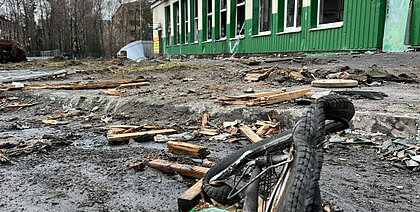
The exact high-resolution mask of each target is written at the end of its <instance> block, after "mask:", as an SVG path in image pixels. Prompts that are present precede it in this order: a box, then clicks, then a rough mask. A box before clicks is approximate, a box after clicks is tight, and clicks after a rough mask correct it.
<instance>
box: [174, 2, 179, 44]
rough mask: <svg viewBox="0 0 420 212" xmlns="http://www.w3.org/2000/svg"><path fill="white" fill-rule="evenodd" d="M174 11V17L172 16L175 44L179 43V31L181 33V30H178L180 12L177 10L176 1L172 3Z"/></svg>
mask: <svg viewBox="0 0 420 212" xmlns="http://www.w3.org/2000/svg"><path fill="white" fill-rule="evenodd" d="M174 13H175V17H174V19H175V20H174V21H175V24H174V25H175V31H174V35H175V44H179V43H180V41H179V38H180V37H181V36H179V33H181V30H180V24H179V22H180V20H179V13H180V11H179V4H178V2H176V3H174Z"/></svg>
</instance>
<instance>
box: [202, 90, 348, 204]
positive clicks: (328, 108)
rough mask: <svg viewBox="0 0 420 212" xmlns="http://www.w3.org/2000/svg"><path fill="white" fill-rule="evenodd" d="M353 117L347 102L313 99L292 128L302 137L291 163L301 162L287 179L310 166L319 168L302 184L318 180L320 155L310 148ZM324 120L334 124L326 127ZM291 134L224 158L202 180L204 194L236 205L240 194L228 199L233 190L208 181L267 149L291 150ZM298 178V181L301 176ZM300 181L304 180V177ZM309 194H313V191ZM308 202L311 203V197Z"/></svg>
mask: <svg viewBox="0 0 420 212" xmlns="http://www.w3.org/2000/svg"><path fill="white" fill-rule="evenodd" d="M353 115H354V107H353V104H352V103H351V102H350V101H349V100H347V99H344V98H342V97H338V96H333V95H330V96H325V97H322V98H320V99H318V100H316V101H315V102H314V103H313V104H312V105H311V106H310V108H309V109H308V112H307V113H306V116H305V117H306V118H305V119H304V120H302V121H303V122H302V121H300V122H299V123H301V124H299V125H296V127H295V130H294V132H295V133H294V134H296V135H298V133H299V135H301V136H297V137H296V138H297V139H298V138H299V140H296V141H295V144H294V145H295V149H296V155H295V157H296V158H298V159H299V158H300V159H299V160H294V163H295V162H296V163H297V162H298V161H301V162H299V163H300V164H299V163H298V164H294V165H293V164H292V166H291V168H290V171H292V172H291V173H292V174H289V176H290V175H291V176H301V173H300V172H305V173H306V171H304V170H306V169H307V168H308V167H310V169H311V170H315V171H316V172H317V171H318V169H319V171H318V173H315V174H312V173H311V174H310V175H309V174H308V175H305V177H308V176H310V179H309V180H305V183H306V182H310V181H311V180H316V179H319V177H317V176H318V175H319V173H320V168H321V166H322V160H321V162H320V163H319V160H318V159H317V157H319V154H318V155H317V154H316V151H314V148H313V145H314V144H317V143H319V142H320V141H322V140H321V139H322V136H323V135H324V133H325V132H326V133H333V132H336V131H338V130H342V129H345V128H347V127H348V122H349V120H350V119H351V118H352V117H353ZM325 120H334V121H333V122H331V123H328V124H325ZM314 126H315V127H314ZM317 126H319V127H317ZM291 133H292V131H286V132H284V133H282V134H280V135H278V136H276V137H274V138H269V139H264V140H263V141H260V142H258V143H254V144H251V145H249V146H247V147H245V148H244V149H241V150H239V151H237V152H236V153H234V154H233V155H230V156H228V157H226V158H224V159H223V160H222V161H220V162H219V163H218V164H216V165H215V166H214V167H212V168H211V169H210V170H209V172H208V173H207V174H206V176H205V177H204V178H203V190H204V192H205V193H206V194H207V195H208V196H209V197H210V198H212V199H214V200H216V201H218V202H220V203H222V204H230V205H231V204H234V203H236V202H238V201H239V200H240V199H241V197H240V196H239V195H236V196H234V197H231V198H228V196H229V193H231V192H232V187H231V186H230V185H228V184H226V183H223V182H218V183H215V184H212V183H210V182H212V181H213V180H214V179H225V178H227V177H228V176H229V175H232V174H233V172H234V171H235V170H237V169H239V167H241V166H243V165H244V164H246V163H248V162H249V161H251V160H253V159H255V158H257V157H260V156H263V155H265V154H266V153H267V151H269V150H273V149H284V148H287V147H290V146H291V144H292V139H291V138H292V136H291ZM293 137H295V135H293ZM307 145H309V146H307ZM302 159H305V160H309V162H308V161H302ZM321 159H322V158H321ZM298 165H299V166H298ZM301 165H303V168H300V166H301ZM295 167H297V168H295ZM293 170H297V172H298V173H295V174H293ZM299 173H300V174H299ZM298 178H299V179H300V178H301V177H298ZM301 180H303V178H302V179H301ZM316 183H317V181H316ZM316 185H317V184H316ZM316 185H314V184H310V185H308V186H307V187H311V188H312V187H314V188H316ZM305 187H306V186H305ZM310 191H311V192H312V190H310ZM292 196H293V195H292ZM305 199H306V198H305ZM310 202H313V200H312V199H311V198H310ZM303 205H304V206H303V207H305V204H303ZM309 206H310V205H309V204H306V207H309Z"/></svg>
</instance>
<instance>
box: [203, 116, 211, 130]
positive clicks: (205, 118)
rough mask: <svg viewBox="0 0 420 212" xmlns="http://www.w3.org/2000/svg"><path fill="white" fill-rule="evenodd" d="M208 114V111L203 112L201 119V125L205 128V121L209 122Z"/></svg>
mask: <svg viewBox="0 0 420 212" xmlns="http://www.w3.org/2000/svg"><path fill="white" fill-rule="evenodd" d="M209 119H210V115H209V114H208V113H205V114H203V118H202V119H201V127H202V128H205V127H206V126H207V123H208V122H209Z"/></svg>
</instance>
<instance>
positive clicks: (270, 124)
mask: <svg viewBox="0 0 420 212" xmlns="http://www.w3.org/2000/svg"><path fill="white" fill-rule="evenodd" d="M255 124H256V125H259V126H264V125H268V126H270V127H278V126H279V123H274V122H272V121H260V120H258V121H257V122H256V123H255Z"/></svg>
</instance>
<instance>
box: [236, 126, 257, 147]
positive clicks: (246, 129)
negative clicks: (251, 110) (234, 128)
mask: <svg viewBox="0 0 420 212" xmlns="http://www.w3.org/2000/svg"><path fill="white" fill-rule="evenodd" d="M239 130H240V131H241V133H242V134H243V135H244V136H245V137H247V138H248V140H250V141H251V142H252V143H256V142H258V141H261V140H262V138H260V136H258V135H257V134H256V133H255V132H254V131H253V130H252V129H251V128H250V127H248V126H245V125H244V126H241V127H239Z"/></svg>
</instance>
